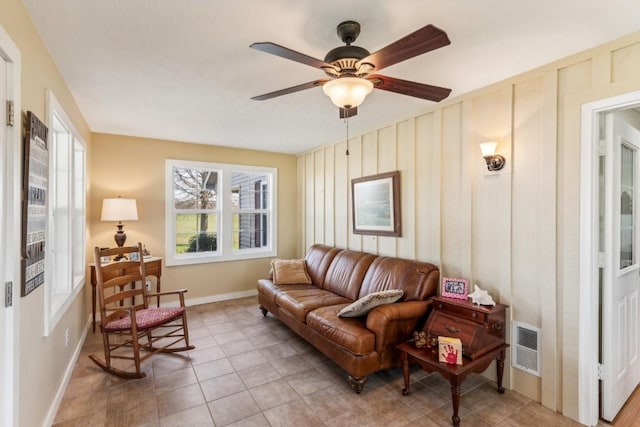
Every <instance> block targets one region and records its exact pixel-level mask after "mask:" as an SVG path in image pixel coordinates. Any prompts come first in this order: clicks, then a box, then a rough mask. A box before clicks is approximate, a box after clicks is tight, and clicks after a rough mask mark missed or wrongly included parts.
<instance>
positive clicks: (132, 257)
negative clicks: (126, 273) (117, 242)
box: [129, 252, 140, 261]
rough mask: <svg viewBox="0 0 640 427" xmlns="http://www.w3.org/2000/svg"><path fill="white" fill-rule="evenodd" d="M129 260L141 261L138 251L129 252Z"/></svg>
mask: <svg viewBox="0 0 640 427" xmlns="http://www.w3.org/2000/svg"><path fill="white" fill-rule="evenodd" d="M129 261H140V254H139V253H138V252H131V253H130V254H129Z"/></svg>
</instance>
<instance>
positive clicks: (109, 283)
mask: <svg viewBox="0 0 640 427" xmlns="http://www.w3.org/2000/svg"><path fill="white" fill-rule="evenodd" d="M94 255H95V264H96V279H97V280H96V292H97V293H98V304H99V305H100V320H101V321H100V330H101V332H102V340H103V343H104V361H103V360H101V359H100V358H99V357H98V356H97V355H95V354H91V355H89V358H90V359H91V360H93V361H94V362H95V363H96V364H97V365H98V366H100V367H101V368H102V369H104V370H105V371H107V372H109V373H111V374H114V375H117V376H119V377H121V378H143V377H144V376H145V375H146V374H145V373H144V372H142V371H141V370H140V363H141V362H142V361H143V360H145V359H147V358H148V357H150V356H151V355H153V354H154V353H158V352H163V353H173V352H179V351H185V350H192V349H194V348H195V346H193V345H189V331H188V329H187V313H186V311H185V306H184V293H185V292H186V289H181V290H177V291H171V292H160V293H154V294H150V293H148V292H147V288H146V277H145V269H144V261H143V251H142V244H141V243H138V246H127V247H120V248H111V249H103V250H100V248H97V247H96V248H95V250H94ZM132 255H133V256H132ZM114 256H115V257H121V256H124V258H122V259H121V260H119V261H108V262H103V261H102V259H103V257H105V259H106V258H108V259H109V260H111V259H112V258H113V257H114ZM166 295H178V297H179V300H180V306H179V307H149V300H150V299H151V298H152V297H160V296H166ZM178 343H180V344H182V345H180V346H177V344H178ZM143 351H144V353H142V352H143ZM141 353H142V354H141ZM113 359H125V360H132V361H133V362H134V365H135V371H132V370H128V369H129V368H128V367H127V368H126V369H127V370H123V369H119V368H116V367H115V366H114V365H113ZM124 364H125V365H127V363H126V362H125V363H124Z"/></svg>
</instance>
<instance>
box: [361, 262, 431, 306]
mask: <svg viewBox="0 0 640 427" xmlns="http://www.w3.org/2000/svg"><path fill="white" fill-rule="evenodd" d="M439 282H440V271H439V270H438V267H436V266H435V265H433V264H429V263H426V262H420V261H414V260H408V259H402V258H391V257H383V256H380V257H377V258H376V259H375V260H374V261H373V263H372V264H371V267H369V270H368V271H367V274H366V275H365V277H364V280H363V283H362V287H361V288H360V293H359V294H358V298H362V297H364V296H365V295H368V294H370V293H372V292H379V291H386V290H388V289H401V290H403V291H404V296H403V297H402V301H422V300H426V299H428V298H430V297H432V296H435V295H437V294H438V284H439Z"/></svg>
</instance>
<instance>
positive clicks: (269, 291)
mask: <svg viewBox="0 0 640 427" xmlns="http://www.w3.org/2000/svg"><path fill="white" fill-rule="evenodd" d="M294 289H296V290H301V289H318V287H317V286H314V285H304V284H298V285H275V284H273V282H272V281H271V280H269V279H260V280H258V293H259V294H261V295H263V296H264V297H266V298H267V299H268V300H269V301H270V302H272V303H274V304H275V303H276V296H278V295H279V294H281V293H282V292H284V291H287V290H289V291H290V290H294Z"/></svg>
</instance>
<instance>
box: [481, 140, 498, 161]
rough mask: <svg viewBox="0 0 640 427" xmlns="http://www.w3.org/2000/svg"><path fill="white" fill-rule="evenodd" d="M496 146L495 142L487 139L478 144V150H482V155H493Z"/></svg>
mask: <svg viewBox="0 0 640 427" xmlns="http://www.w3.org/2000/svg"><path fill="white" fill-rule="evenodd" d="M497 146H498V143H497V142H494V141H488V142H483V143H482V144H480V151H482V157H488V156H493V155H494V154H496V147H497Z"/></svg>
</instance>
